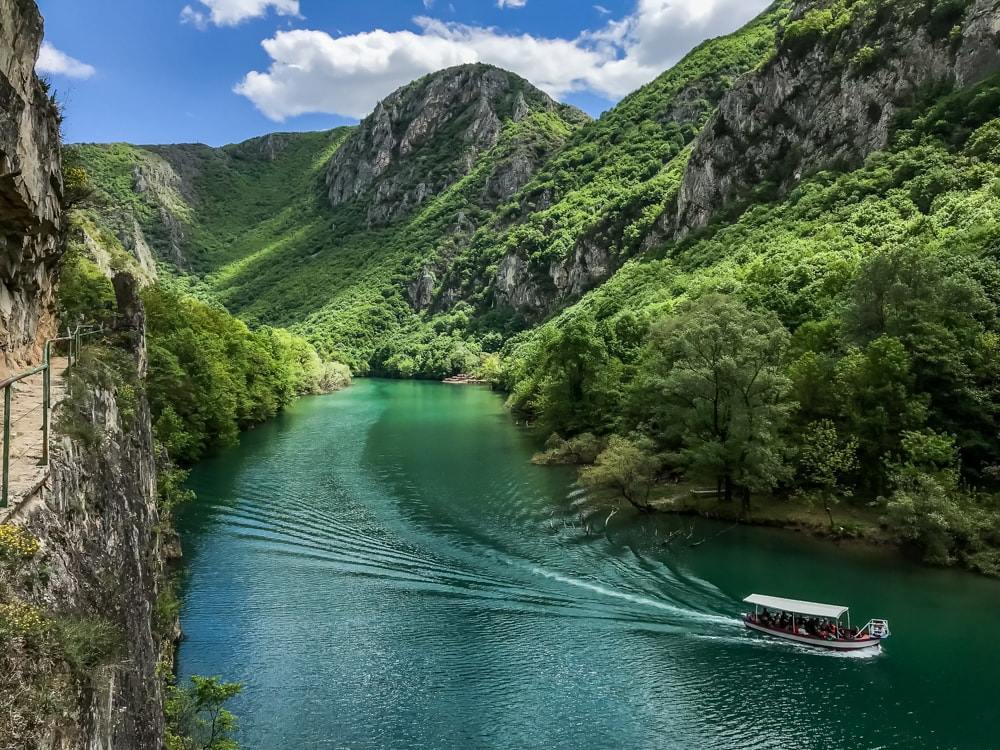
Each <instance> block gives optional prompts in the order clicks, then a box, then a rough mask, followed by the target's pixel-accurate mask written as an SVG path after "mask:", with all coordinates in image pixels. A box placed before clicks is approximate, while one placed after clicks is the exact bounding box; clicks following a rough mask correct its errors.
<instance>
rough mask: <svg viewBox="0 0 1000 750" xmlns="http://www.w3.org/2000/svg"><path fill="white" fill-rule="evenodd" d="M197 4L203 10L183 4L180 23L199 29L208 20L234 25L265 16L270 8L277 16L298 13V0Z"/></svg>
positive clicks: (214, 0) (202, 1)
mask: <svg viewBox="0 0 1000 750" xmlns="http://www.w3.org/2000/svg"><path fill="white" fill-rule="evenodd" d="M198 4H199V5H200V6H203V7H204V10H195V9H194V8H193V7H191V6H190V5H185V6H184V8H183V10H181V23H190V24H194V25H195V26H197V27H198V28H199V29H205V28H206V27H207V26H208V24H209V23H210V22H211V23H214V24H215V25H216V26H235V25H236V24H238V23H242V22H243V21H246V20H247V19H250V18H261V17H263V16H266V15H267V12H268V10H269V9H271V8H273V9H274V12H275V13H277V14H278V15H279V16H298V15H299V0H198ZM205 11H207V14H206V13H205Z"/></svg>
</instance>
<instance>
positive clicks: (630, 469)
mask: <svg viewBox="0 0 1000 750" xmlns="http://www.w3.org/2000/svg"><path fill="white" fill-rule="evenodd" d="M653 450H654V446H653V443H652V441H650V440H648V439H641V438H640V439H638V440H629V439H628V438H624V437H621V436H620V435H612V436H611V438H610V439H609V440H608V445H607V447H606V448H605V449H604V450H603V451H601V453H600V455H599V456H597V459H596V460H595V461H594V465H593V466H587V467H585V468H584V469H583V470H582V471H581V472H580V483H581V484H583V485H584V486H585V487H592V488H597V489H609V490H612V491H613V492H614V493H615V496H616V497H620V498H622V499H624V500H626V501H628V503H629V505H631V506H632V507H634V508H636V509H638V510H640V511H642V512H644V513H649V512H650V511H652V510H653V507H652V506H651V505H650V504H649V492H650V489H651V488H652V486H653V481H654V479H655V477H656V472H657V470H658V469H659V466H660V464H659V461H658V460H657V458H656V456H655V455H654V454H653Z"/></svg>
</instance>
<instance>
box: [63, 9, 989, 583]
mask: <svg viewBox="0 0 1000 750" xmlns="http://www.w3.org/2000/svg"><path fill="white" fill-rule="evenodd" d="M996 28H1000V12H998V11H997V9H996V8H995V5H994V4H993V3H991V2H987V1H986V0H854V1H852V0H812V1H810V2H798V3H793V2H791V1H790V0H786V1H782V2H776V3H774V4H773V5H772V6H771V7H770V8H769V9H768V10H767V11H766V12H765V13H763V14H762V15H761V16H760V17H759V18H758V19H756V20H755V21H753V22H752V23H750V24H749V25H748V26H746V27H745V28H744V29H742V30H740V31H739V32H737V33H735V34H733V35H730V36H728V37H722V38H719V39H715V40H710V41H707V42H705V43H704V44H702V45H701V46H700V47H698V48H697V49H695V50H694V51H692V52H691V53H690V54H689V55H688V56H687V57H685V58H684V60H682V61H681V62H680V63H679V64H678V65H677V66H676V67H674V68H673V69H671V70H670V71H667V72H666V73H664V74H663V75H662V76H660V77H659V78H658V79H657V80H655V81H654V82H652V83H651V84H649V85H648V86H645V87H643V88H642V89H640V90H638V91H636V92H635V93H633V94H632V95H630V96H629V97H627V98H626V99H624V100H623V101H622V102H621V103H620V104H619V105H618V106H617V107H615V108H614V109H613V110H611V111H610V112H608V113H606V114H605V115H603V116H602V117H601V118H600V119H599V120H596V121H589V120H588V119H587V118H586V117H585V116H583V115H581V114H580V113H578V112H576V111H574V110H571V109H569V108H566V107H562V106H560V105H557V104H556V103H554V102H552V101H551V100H549V99H548V98H547V97H546V96H545V95H544V94H542V93H541V92H539V91H537V90H536V89H534V88H533V87H532V86H531V85H530V84H528V83H527V82H525V81H523V80H522V79H520V78H518V77H516V76H514V75H512V74H509V73H505V72H503V71H499V70H497V69H495V68H491V67H489V66H482V65H476V66H464V67H461V68H455V69H450V70H447V71H442V72H441V73H437V74H434V75H431V76H427V77H425V78H424V79H421V80H420V81H417V82H414V83H413V84H410V85H409V86H407V87H404V88H403V89H401V90H400V91H397V92H396V93H395V94H393V95H392V96H390V97H389V98H387V99H386V100H385V101H384V102H382V103H381V104H380V105H379V106H378V107H377V108H376V110H375V112H374V113H373V114H372V115H371V116H370V117H368V118H367V119H366V120H365V121H363V122H362V123H361V124H360V125H359V126H358V127H357V128H354V129H341V130H337V131H332V132H329V133H312V134H296V135H292V134H276V135H272V136H268V137H266V138H261V139H255V140H253V141H249V142H247V143H244V144H239V145H236V146H227V147H225V148H223V149H209V148H206V147H203V146H158V147H142V148H139V147H131V146H124V145H114V146H92V145H88V146H80V147H78V151H79V154H80V156H81V158H82V161H83V164H84V166H85V167H86V169H87V170H88V172H90V174H91V175H93V177H94V179H95V181H96V182H97V183H98V184H99V185H100V186H101V187H102V188H103V189H104V190H105V191H106V192H107V194H108V195H109V196H110V197H111V203H110V208H107V209H104V210H102V211H101V212H100V214H99V215H96V214H95V215H93V216H92V221H93V224H94V226H95V227H96V228H98V229H99V231H103V232H105V233H108V232H111V233H114V234H115V235H116V236H117V237H118V238H120V239H121V241H122V243H123V245H124V247H125V248H126V249H129V250H131V251H133V253H134V254H136V255H137V256H138V257H147V256H149V257H155V259H156V261H157V264H158V267H159V272H160V274H161V276H163V277H164V278H167V279H170V280H171V283H173V284H176V285H179V286H181V287H183V288H185V289H187V290H189V291H191V292H192V293H194V294H196V295H198V296H201V297H203V298H205V299H210V300H218V301H221V302H222V303H223V304H224V305H225V306H226V307H228V308H229V309H230V310H231V311H233V312H234V313H235V314H237V315H238V316H240V317H242V318H243V319H244V320H246V321H248V322H249V323H251V324H262V323H266V324H273V325H283V326H287V327H290V328H291V329H292V330H294V331H295V332H297V333H299V334H302V335H304V336H306V337H307V338H308V339H310V340H311V341H312V342H314V343H315V344H316V345H317V346H318V347H319V348H320V349H321V350H322V351H323V352H324V353H326V354H327V355H332V356H334V357H337V358H340V359H342V360H343V361H344V362H347V363H348V364H350V365H351V367H352V368H353V369H354V370H355V372H360V373H365V372H373V373H378V374H389V375H396V376H404V377H413V376H418V377H441V376H445V375H450V374H454V373H456V372H460V371H467V372H468V371H478V372H480V373H482V374H485V375H487V376H490V377H492V378H494V379H496V380H498V381H499V382H500V383H501V384H502V385H503V386H504V387H505V388H506V389H507V390H508V391H510V392H511V394H512V395H511V406H512V408H513V409H515V411H516V412H517V413H519V414H520V415H521V416H523V417H524V418H525V419H527V420H529V421H532V422H534V423H536V424H537V425H538V426H539V427H541V428H542V429H544V430H546V431H558V432H560V433H562V434H564V435H566V436H573V435H585V434H587V433H594V434H596V435H597V436H598V438H597V440H598V447H599V448H601V447H605V445H604V444H603V443H601V442H600V436H606V435H610V434H617V435H620V436H627V437H626V438H620V439H617V440H616V441H614V442H612V444H611V446H610V447H608V450H609V451H612V453H613V454H614V455H611V456H608V457H607V460H606V461H604V463H603V464H602V463H601V462H599V463H598V468H600V467H601V466H602V465H604V466H606V467H612V466H617V467H618V468H619V469H622V467H623V466H626V465H627V466H630V467H631V469H629V472H631V473H629V472H626V474H628V476H630V477H632V479H630V480H629V481H630V482H632V481H633V480H634V481H638V480H636V479H635V477H637V476H644V475H645V474H647V473H648V472H649V471H651V470H652V469H650V467H654V468H655V469H656V470H658V471H660V472H661V473H662V472H671V473H674V474H676V475H678V476H680V475H683V476H688V477H691V478H696V477H697V478H705V479H709V480H718V481H719V482H720V485H722V486H723V487H724V489H725V493H726V495H727V496H730V495H736V494H738V493H741V494H742V496H743V497H744V500H745V503H746V508H747V510H749V497H750V494H751V493H752V492H756V491H762V490H773V489H775V488H782V487H784V488H796V490H797V491H799V492H800V493H804V496H808V497H812V498H816V497H820V498H825V499H824V500H823V502H830V499H831V498H837V497H839V498H844V497H847V496H851V497H854V498H855V501H856V502H864V503H875V504H876V505H877V506H878V507H879V508H880V509H881V510H882V511H883V512H884V513H885V518H886V519H889V520H888V521H887V523H888V524H889V525H890V527H891V528H892V529H893V530H894V533H896V534H897V537H898V539H899V540H900V541H902V542H905V543H909V544H913V545H915V546H916V547H917V548H918V549H919V550H920V551H921V552H922V554H924V555H925V556H926V557H928V558H929V559H933V560H935V561H938V562H949V561H952V560H962V561H963V562H965V563H966V564H968V565H971V566H973V567H977V568H978V569H981V570H989V571H992V572H997V571H1000V557H997V556H996V554H995V553H994V552H993V550H994V549H995V548H996V547H997V546H1000V522H998V521H997V520H996V519H997V518H998V517H1000V514H998V513H997V512H996V510H995V509H994V506H995V501H994V500H993V499H990V498H992V496H991V495H989V492H990V491H991V490H992V489H995V487H994V485H995V482H996V481H997V480H998V479H1000V467H998V464H997V461H996V458H995V457H996V456H997V455H998V454H1000V429H998V421H997V420H998V415H1000V385H998V384H1000V344H998V342H1000V292H998V289H1000V266H998V263H1000V250H998V248H1000V223H998V219H997V217H998V216H1000V211H998V209H1000V205H998V200H1000V119H998V116H1000V75H998V71H1000V52H998V48H997V45H996V40H995V33H996V32H995V29H996ZM144 248H148V249H149V251H148V252H147V251H146V250H145V249H144ZM147 265H148V263H147ZM585 442H586V441H585ZM612 459H614V460H612ZM647 459H648V460H647ZM654 459H655V460H654ZM629 461H631V463H629ZM640 469H641V470H640ZM611 471H612V470H611V468H607V469H606V471H605V475H603V476H602V475H601V471H596V472H595V473H594V474H593V476H592V479H593V480H594V481H595V482H598V483H600V482H601V481H605V482H606V483H607V484H608V485H609V486H619V485H621V477H618V478H617V479H616V478H615V477H614V476H611V477H610V478H609V477H608V476H607V472H611ZM622 471H624V469H622ZM612 473H613V472H612ZM616 482H617V485H616ZM972 487H977V488H978V489H977V490H972V489H970V488H972ZM983 493H985V494H983ZM626 496H628V497H629V498H630V499H634V497H635V494H634V493H632V492H631V490H629V493H626ZM639 504H640V505H641V503H639Z"/></svg>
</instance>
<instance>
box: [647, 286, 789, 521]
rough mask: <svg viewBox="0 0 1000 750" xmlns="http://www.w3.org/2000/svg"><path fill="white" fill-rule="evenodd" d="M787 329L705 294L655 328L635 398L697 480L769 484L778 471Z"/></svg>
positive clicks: (749, 486) (785, 405) (781, 472)
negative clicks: (783, 364)
mask: <svg viewBox="0 0 1000 750" xmlns="http://www.w3.org/2000/svg"><path fill="white" fill-rule="evenodd" d="M788 338H789V337H788V332H787V331H786V330H785V328H784V327H783V326H782V325H781V323H780V321H779V320H778V318H777V316H775V315H774V314H773V313H768V312H761V311H755V310H749V309H747V308H746V307H745V306H744V305H743V304H742V303H740V302H739V301H738V300H735V299H733V298H731V297H726V296H723V295H717V294H715V295H707V296H705V297H702V298H701V299H699V300H696V301H695V302H693V303H691V304H689V305H687V306H685V307H684V308H682V309H681V311H680V312H679V313H678V314H677V315H675V316H671V317H668V318H665V319H664V320H663V321H662V322H660V323H658V324H656V325H655V326H654V328H653V330H652V332H651V335H650V343H649V348H648V351H647V353H646V355H645V357H644V358H643V361H642V363H641V365H640V373H641V374H640V376H639V379H638V381H637V386H638V387H637V390H636V396H637V397H638V398H639V399H640V400H641V403H642V405H643V407H644V408H643V411H644V412H645V413H646V414H647V415H648V416H649V424H648V427H647V429H648V430H649V432H650V433H651V434H652V435H653V436H654V437H655V438H656V439H657V440H658V442H660V443H661V444H662V445H664V446H665V447H675V448H678V449H679V450H680V453H681V455H682V457H683V458H684V460H685V463H686V464H687V465H688V467H689V468H690V471H691V472H692V473H693V474H695V475H696V476H702V477H705V478H709V479H713V480H718V481H719V483H720V485H721V486H722V487H723V488H724V491H725V497H726V499H727V500H731V499H732V492H733V489H734V485H738V486H740V487H742V488H743V489H744V495H743V497H744V503H745V505H746V506H747V507H748V506H749V493H750V491H752V490H756V491H761V490H770V489H772V488H773V487H775V486H776V485H777V484H778V482H779V481H780V480H781V479H782V478H783V477H784V476H785V473H786V459H785V449H784V446H783V444H782V440H781V434H782V430H783V428H784V426H785V423H786V422H787V420H788V416H789V413H790V411H791V408H792V402H791V401H790V400H789V398H788V392H789V383H788V379H787V378H786V376H785V375H784V373H783V371H782V369H781V367H780V362H781V357H782V354H783V352H784V350H785V347H786V346H787V344H788Z"/></svg>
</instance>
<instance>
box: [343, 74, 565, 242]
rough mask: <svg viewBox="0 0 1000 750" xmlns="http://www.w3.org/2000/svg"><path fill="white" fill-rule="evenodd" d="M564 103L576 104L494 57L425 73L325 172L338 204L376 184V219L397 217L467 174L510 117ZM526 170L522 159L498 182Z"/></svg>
mask: <svg viewBox="0 0 1000 750" xmlns="http://www.w3.org/2000/svg"><path fill="white" fill-rule="evenodd" d="M557 109H569V108H565V107H562V105H559V104H556V102H554V101H553V100H552V99H550V98H549V97H548V96H546V95H545V94H543V93H542V92H541V91H539V90H538V89H536V88H535V87H534V86H532V85H531V84H529V83H528V82H527V81H524V80H523V79H521V78H518V77H517V76H515V75H514V74H512V73H508V72H506V71H502V70H499V69H497V68H494V67H491V66H488V65H462V66H459V67H456V68H449V69H447V70H444V71H441V72H440V73H435V74H433V75H429V76H425V77H424V78H422V79H420V80H419V81H416V82H414V83H412V84H410V85H408V86H404V87H403V88H401V89H399V90H398V91H396V92H395V93H393V94H391V95H390V96H389V97H388V98H386V99H385V100H383V101H382V102H380V103H379V104H378V105H377V106H376V107H375V110H374V112H372V114H371V115H369V116H368V117H367V118H365V119H364V120H363V121H362V122H361V125H360V126H359V127H358V129H357V130H356V131H355V132H354V133H353V134H352V135H351V136H350V137H349V138H348V139H347V141H346V142H345V143H344V144H343V146H341V148H340V149H339V150H338V151H337V152H336V153H335V154H334V156H333V157H332V159H331V160H330V163H329V166H328V168H327V176H326V183H327V188H328V194H329V199H330V203H331V205H333V206H338V205H340V204H342V203H346V202H348V201H353V200H356V199H358V198H361V197H362V196H365V195H367V194H369V191H370V192H371V196H372V197H371V200H370V203H369V204H368V211H367V217H368V221H369V223H371V224H383V223H386V222H389V221H392V220H393V219H395V218H397V217H399V216H402V215H403V214H405V213H407V212H408V211H410V210H411V209H413V208H414V207H416V206H419V205H420V204H422V203H423V202H424V201H426V200H427V199H428V198H431V197H433V196H436V195H439V194H440V193H441V192H442V191H443V190H445V189H446V188H448V187H449V186H451V185H453V184H454V183H455V182H457V181H458V180H460V179H461V178H462V177H464V176H465V175H466V174H468V173H469V171H470V170H471V169H472V166H473V165H474V163H475V161H476V158H477V157H478V156H479V155H481V154H482V153H484V152H486V151H488V150H489V149H491V148H493V146H495V145H496V144H497V142H498V140H499V139H500V135H501V132H502V131H503V127H504V123H505V122H506V121H511V122H519V121H521V120H523V119H524V118H526V117H528V116H529V115H530V114H531V113H532V112H535V111H546V110H547V111H554V110H557ZM522 161H523V160H522ZM524 172H525V166H524V164H523V163H515V164H512V165H511V166H510V167H509V168H508V170H507V172H506V173H504V174H502V175H500V176H498V177H497V178H496V179H495V180H494V181H493V187H492V188H491V190H495V191H496V194H497V195H500V196H505V195H506V196H509V195H511V194H513V193H512V190H513V189H516V188H513V186H514V185H517V186H520V185H523V183H524Z"/></svg>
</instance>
